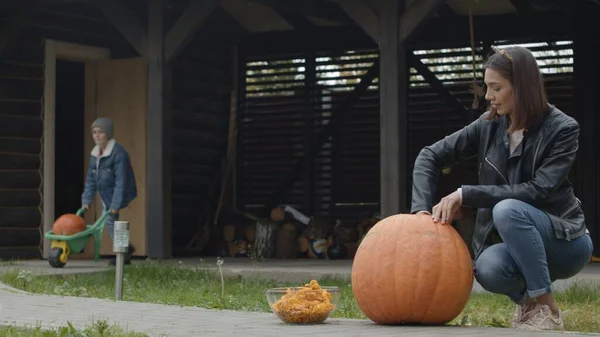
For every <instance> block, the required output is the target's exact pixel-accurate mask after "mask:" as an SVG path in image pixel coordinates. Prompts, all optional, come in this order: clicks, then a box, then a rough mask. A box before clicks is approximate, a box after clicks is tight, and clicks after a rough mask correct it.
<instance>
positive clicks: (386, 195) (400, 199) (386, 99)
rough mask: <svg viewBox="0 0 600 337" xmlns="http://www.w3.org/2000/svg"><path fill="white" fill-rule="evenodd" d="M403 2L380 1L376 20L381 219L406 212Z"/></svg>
mask: <svg viewBox="0 0 600 337" xmlns="http://www.w3.org/2000/svg"><path fill="white" fill-rule="evenodd" d="M404 7H405V6H404V1H397V0H388V1H382V3H381V8H380V11H379V13H380V20H379V28H380V29H379V53H380V54H379V58H380V64H381V67H380V71H379V74H380V75H379V76H380V78H379V90H380V91H379V95H380V98H379V99H380V125H381V133H380V139H381V159H380V166H381V178H380V179H381V192H380V195H381V199H380V200H381V201H380V202H381V216H383V217H387V216H390V215H393V214H397V213H402V212H408V210H409V204H408V172H407V169H408V159H407V158H408V153H407V152H408V146H407V145H408V104H407V99H408V93H407V91H408V77H407V72H408V67H407V57H406V50H405V48H404V47H403V46H402V45H401V44H400V36H399V32H400V30H399V29H400V19H399V15H400V14H401V13H400V11H401V10H402V11H403V10H404Z"/></svg>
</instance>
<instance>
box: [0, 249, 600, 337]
mask: <svg viewBox="0 0 600 337" xmlns="http://www.w3.org/2000/svg"><path fill="white" fill-rule="evenodd" d="M0 280H1V281H2V282H3V283H5V284H8V285H11V286H13V287H15V288H18V289H22V290H25V291H29V292H33V293H43V294H55V295H67V296H82V297H95V298H106V299H113V298H114V270H110V271H106V272H100V273H94V274H82V275H64V276H61V277H56V276H33V275H32V274H31V273H29V272H24V271H19V270H15V269H12V270H11V269H8V271H6V272H5V273H4V274H2V275H0ZM309 281H310V280H308V279H307V280H306V282H309ZM319 283H320V284H321V285H333V286H338V287H339V288H340V289H341V291H342V296H341V301H340V303H339V306H338V308H337V310H336V311H335V312H334V314H333V317H338V318H358V319H365V318H366V317H365V316H364V315H363V313H362V312H361V310H360V309H359V308H358V306H357V304H356V302H355V301H354V297H353V294H352V288H351V285H350V282H349V281H344V280H336V279H321V280H319ZM297 285H298V284H296V283H287V282H283V283H282V282H273V281H269V280H248V279H242V278H241V277H234V278H226V279H225V281H224V284H222V283H221V277H220V276H219V273H215V272H214V271H208V270H206V269H204V268H192V267H189V266H178V265H174V264H161V263H159V262H155V261H154V262H147V263H143V264H136V265H131V266H127V267H126V268H125V280H124V292H123V300H127V301H137V302H151V303H161V304H173V305H183V306H197V307H203V308H209V309H229V310H242V311H259V312H270V309H269V306H268V303H267V302H266V299H265V295H264V291H265V290H266V289H268V288H272V287H281V286H297ZM222 286H223V288H222ZM555 296H556V298H557V301H558V303H559V306H560V307H561V309H562V310H563V312H564V317H565V328H566V329H567V330H570V331H580V332H599V331H600V319H598V317H600V285H597V284H596V285H590V284H575V285H574V286H572V287H571V288H569V289H568V290H566V291H562V292H558V293H556V294H555ZM513 311H514V305H513V304H512V303H511V302H510V301H509V300H508V299H507V298H506V297H505V296H500V295H494V294H487V293H484V294H482V293H476V294H473V295H472V296H471V298H470V300H469V303H468V304H467V306H466V307H465V309H464V310H463V312H462V313H461V314H460V315H459V316H458V317H457V318H456V319H455V320H454V321H453V322H451V323H450V324H456V325H466V326H494V327H508V326H509V324H510V323H509V322H510V319H511V318H512V315H513Z"/></svg>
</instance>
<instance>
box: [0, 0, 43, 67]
mask: <svg viewBox="0 0 600 337" xmlns="http://www.w3.org/2000/svg"><path fill="white" fill-rule="evenodd" d="M38 3H40V1H39V0H27V1H24V2H22V3H21V4H20V5H18V6H19V7H18V8H16V9H15V12H14V13H12V15H10V17H9V18H8V19H7V20H6V21H5V23H4V24H3V25H2V30H0V57H2V56H3V55H4V53H5V52H6V50H7V49H8V47H9V45H10V44H11V43H12V42H13V41H15V40H16V39H17V38H18V37H19V34H21V32H23V30H25V28H26V27H27V25H28V24H29V23H28V21H29V20H30V19H31V17H32V16H33V12H34V8H35V7H36V6H37V4H38Z"/></svg>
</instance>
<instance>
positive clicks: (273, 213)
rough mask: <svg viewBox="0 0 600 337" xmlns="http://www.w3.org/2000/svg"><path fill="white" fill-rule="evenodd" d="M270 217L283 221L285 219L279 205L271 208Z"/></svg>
mask: <svg viewBox="0 0 600 337" xmlns="http://www.w3.org/2000/svg"><path fill="white" fill-rule="evenodd" d="M271 219H272V220H273V221H283V219H285V211H284V210H283V208H281V207H275V208H273V209H272V210H271Z"/></svg>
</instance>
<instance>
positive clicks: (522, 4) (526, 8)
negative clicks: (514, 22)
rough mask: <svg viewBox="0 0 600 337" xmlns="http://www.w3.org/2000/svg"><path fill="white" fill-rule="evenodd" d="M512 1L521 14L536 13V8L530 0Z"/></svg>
mask: <svg viewBox="0 0 600 337" xmlns="http://www.w3.org/2000/svg"><path fill="white" fill-rule="evenodd" d="M510 3H511V4H512V5H513V6H515V8H516V9H517V12H518V13H519V14H521V15H525V16H529V15H533V14H535V8H533V6H532V5H531V3H530V2H529V0H510Z"/></svg>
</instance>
